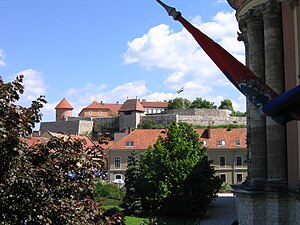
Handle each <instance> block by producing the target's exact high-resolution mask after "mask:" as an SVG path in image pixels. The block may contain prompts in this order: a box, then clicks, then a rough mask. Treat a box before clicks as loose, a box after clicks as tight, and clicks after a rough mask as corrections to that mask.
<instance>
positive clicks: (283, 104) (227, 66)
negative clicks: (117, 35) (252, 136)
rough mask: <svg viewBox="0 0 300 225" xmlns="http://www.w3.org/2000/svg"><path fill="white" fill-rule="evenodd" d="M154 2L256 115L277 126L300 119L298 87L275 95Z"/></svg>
mask: <svg viewBox="0 0 300 225" xmlns="http://www.w3.org/2000/svg"><path fill="white" fill-rule="evenodd" d="M157 2H159V3H160V4H161V5H162V6H163V7H164V8H165V9H166V10H167V12H168V13H169V15H171V16H173V18H174V19H175V20H178V21H179V22H180V23H181V24H182V25H183V26H184V27H185V28H186V29H187V30H188V31H189V33H191V35H192V36H193V37H194V39H195V40H196V41H197V42H198V44H199V45H200V47H201V48H202V49H203V50H204V51H205V52H206V54H207V55H208V56H209V57H210V58H211V59H212V61H213V62H214V63H215V64H216V65H217V66H218V67H219V69H220V70H221V71H222V72H223V74H224V75H225V76H226V77H227V78H228V80H229V81H230V82H231V83H232V84H233V85H234V86H235V87H236V88H237V89H238V90H239V91H240V92H241V93H243V94H244V95H245V96H246V97H247V99H248V100H249V101H250V102H251V103H253V104H254V105H255V107H256V108H257V109H258V111H259V112H262V113H264V114H266V115H268V116H271V117H272V118H273V119H274V120H275V121H276V122H278V123H279V124H285V123H287V122H289V121H291V120H300V85H298V86H297V87H295V88H293V89H291V90H290V91H287V92H285V93H283V94H281V95H278V94H277V93H276V92H275V91H274V90H273V89H272V88H270V87H269V86H268V85H267V84H266V83H265V82H264V81H263V80H261V79H260V78H259V77H257V76H256V75H255V74H254V73H253V72H252V71H251V70H250V69H249V68H247V67H246V66H245V65H243V64H242V63H241V62H240V61H238V60H237V59H236V58H234V57H233V56H232V55H231V54H230V53H228V52H227V51H226V50H225V49H224V48H222V47H221V46H220V45H219V44H217V43H216V42H214V41H213V40H212V39H211V38H209V37H208V36H206V35H205V34H204V33H203V32H201V31H200V30H199V29H197V28H196V27H194V26H193V25H192V24H191V23H189V22H188V21H187V20H186V19H184V18H183V17H182V15H181V13H180V12H177V11H176V9H175V8H173V7H169V6H167V5H165V4H164V3H163V2H161V1H160V0H157Z"/></svg>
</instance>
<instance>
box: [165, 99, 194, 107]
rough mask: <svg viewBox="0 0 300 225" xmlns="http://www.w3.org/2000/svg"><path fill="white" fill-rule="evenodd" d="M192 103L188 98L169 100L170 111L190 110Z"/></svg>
mask: <svg viewBox="0 0 300 225" xmlns="http://www.w3.org/2000/svg"><path fill="white" fill-rule="evenodd" d="M190 105H191V102H190V101H189V100H188V99H186V98H174V99H173V100H169V102H168V109H188V108H189V107H190Z"/></svg>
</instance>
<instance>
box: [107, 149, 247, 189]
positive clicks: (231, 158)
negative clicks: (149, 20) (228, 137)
mask: <svg viewBox="0 0 300 225" xmlns="http://www.w3.org/2000/svg"><path fill="white" fill-rule="evenodd" d="M131 150H132V148H130V147H127V149H125V146H124V149H110V150H109V157H108V158H109V174H110V175H109V177H110V181H111V182H112V181H113V180H114V179H115V175H116V174H120V175H122V179H123V180H124V179H125V171H126V169H127V158H128V157H129V156H130V155H131ZM135 150H136V151H137V153H138V154H141V153H143V152H145V151H147V150H146V149H135ZM246 153H247V150H246V149H209V150H208V151H207V154H208V158H209V159H210V160H213V163H212V166H214V167H215V170H216V176H221V175H222V174H225V175H226V181H225V183H227V184H236V183H240V182H237V174H241V175H242V181H244V180H245V178H246V176H247V166H246V165H245V163H244V162H243V161H244V159H245V156H246ZM220 156H224V157H225V158H226V164H225V166H220V164H219V157H220ZM237 156H241V157H242V165H241V166H237V165H236V157H237ZM116 157H119V158H120V167H118V168H116V167H115V158H116Z"/></svg>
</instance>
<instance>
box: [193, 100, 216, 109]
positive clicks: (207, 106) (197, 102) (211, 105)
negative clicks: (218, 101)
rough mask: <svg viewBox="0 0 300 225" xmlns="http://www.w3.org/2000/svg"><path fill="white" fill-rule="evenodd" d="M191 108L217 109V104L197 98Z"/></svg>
mask: <svg viewBox="0 0 300 225" xmlns="http://www.w3.org/2000/svg"><path fill="white" fill-rule="evenodd" d="M190 108H200V109H201V108H204V109H216V108H217V106H216V105H215V103H213V102H210V101H207V100H206V99H202V98H196V99H195V100H194V101H193V102H192V104H191V106H190Z"/></svg>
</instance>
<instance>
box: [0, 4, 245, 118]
mask: <svg viewBox="0 0 300 225" xmlns="http://www.w3.org/2000/svg"><path fill="white" fill-rule="evenodd" d="M165 3H167V4H169V5H171V6H174V7H176V8H177V10H179V11H181V12H182V14H183V16H184V17H185V18H186V19H187V20H189V21H190V22H192V23H193V24H194V25H195V26H197V27H198V28H199V29H201V30H202V31H203V32H204V33H205V34H207V35H208V36H209V37H211V38H212V39H213V40H214V41H216V42H217V43H219V44H220V45H221V46H223V47H224V48H225V49H226V50H227V51H229V52H230V53H231V54H233V55H234V56H235V57H236V58H237V59H238V60H240V61H241V62H244V46H243V43H240V42H238V41H237V40H236V38H237V31H238V26H237V22H236V20H235V14H234V11H233V10H232V9H231V8H230V6H229V5H228V3H227V1H226V0H209V1H208V0H190V1H183V0H165ZM0 30H1V35H0V75H1V76H2V78H3V79H4V81H5V82H8V81H10V80H12V79H13V78H14V77H15V76H16V75H18V74H24V75H25V81H24V85H25V94H24V96H23V97H22V102H21V103H22V104H23V105H26V104H29V102H30V101H32V100H33V99H35V98H37V97H38V96H39V95H45V96H46V99H47V101H48V104H47V105H45V107H44V109H43V110H42V112H43V115H44V117H43V120H44V121H53V120H54V119H55V112H54V107H55V106H56V105H57V104H58V102H59V101H60V100H61V99H62V98H66V99H67V100H68V101H69V102H70V103H71V105H72V106H73V107H74V112H73V114H74V115H77V114H78V112H80V111H81V109H82V108H83V107H85V106H87V105H89V104H90V103H91V102H92V101H94V100H95V101H103V102H105V103H115V102H119V103H122V102H124V101H125V100H126V99H127V98H136V97H137V98H140V99H147V100H149V101H163V100H170V99H174V98H176V97H184V98H188V99H190V100H194V99H195V98H197V97H201V98H204V99H207V100H210V101H213V102H214V103H215V104H216V105H219V104H220V101H221V100H223V99H225V98H229V99H231V100H232V101H233V103H234V108H235V110H238V111H245V98H244V96H242V95H241V94H240V93H239V92H238V91H237V90H235V88H234V87H233V85H232V84H230V83H229V82H228V81H227V80H226V79H225V77H224V75H223V74H222V73H221V72H220V71H219V69H218V68H217V67H216V66H215V65H214V64H213V62H212V61H211V60H210V59H209V58H208V57H207V56H206V54H205V53H204V52H203V51H202V49H201V48H200V47H199V46H198V44H197V43H196V42H195V41H194V39H193V38H192V37H191V35H190V34H189V33H188V32H187V31H186V30H185V29H183V27H182V26H181V25H180V23H179V22H177V21H174V20H173V19H172V18H171V17H169V16H168V15H167V14H166V12H165V11H164V10H163V8H162V7H161V6H160V5H158V4H157V3H156V1H155V0H1V2H0ZM181 87H183V88H184V91H183V92H182V93H180V94H177V92H176V90H178V89H180V88H181Z"/></svg>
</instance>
